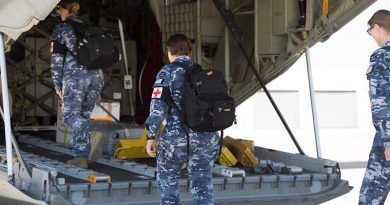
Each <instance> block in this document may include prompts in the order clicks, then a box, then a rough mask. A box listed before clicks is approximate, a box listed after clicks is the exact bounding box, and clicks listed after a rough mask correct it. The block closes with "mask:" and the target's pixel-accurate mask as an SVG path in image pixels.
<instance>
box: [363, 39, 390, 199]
mask: <svg viewBox="0 0 390 205" xmlns="http://www.w3.org/2000/svg"><path fill="white" fill-rule="evenodd" d="M385 46H390V41H387V42H385V44H384V47H385ZM367 79H368V81H369V86H370V87H369V96H370V101H371V112H372V120H373V124H374V127H375V130H376V133H375V137H374V142H373V145H372V149H371V152H370V156H369V160H368V164H367V169H366V173H365V175H364V178H363V182H362V187H361V189H360V196H359V204H361V205H368V204H370V205H377V204H383V203H384V202H385V200H386V196H387V194H388V193H389V189H390V178H389V177H390V166H389V164H390V162H389V161H386V159H385V155H384V148H385V147H386V146H390V105H389V102H390V52H389V51H388V50H386V49H383V48H380V49H378V50H376V51H375V52H374V53H373V54H372V55H371V58H370V65H369V67H368V70H367Z"/></svg>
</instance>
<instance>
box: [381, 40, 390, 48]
mask: <svg viewBox="0 0 390 205" xmlns="http://www.w3.org/2000/svg"><path fill="white" fill-rule="evenodd" d="M385 46H390V40H386V41H385V43H383V46H382V47H385Z"/></svg>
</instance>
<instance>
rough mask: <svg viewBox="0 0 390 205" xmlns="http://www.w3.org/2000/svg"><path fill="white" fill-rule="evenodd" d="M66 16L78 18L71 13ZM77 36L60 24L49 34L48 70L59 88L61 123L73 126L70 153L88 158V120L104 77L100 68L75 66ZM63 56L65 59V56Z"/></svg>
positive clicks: (65, 25)
mask: <svg viewBox="0 0 390 205" xmlns="http://www.w3.org/2000/svg"><path fill="white" fill-rule="evenodd" d="M68 19H71V20H75V21H79V20H78V19H76V17H75V16H73V15H71V16H69V17H68ZM75 45H76V35H75V32H74V30H73V28H72V26H71V25H69V24H67V23H64V22H62V23H59V24H57V25H56V26H55V27H54V30H53V34H52V36H51V62H50V70H51V75H52V78H53V82H54V86H55V89H56V90H61V91H62V94H63V98H62V102H63V104H62V112H63V121H64V123H65V124H66V125H67V126H68V127H70V128H71V129H73V154H74V156H75V157H87V156H88V154H89V149H90V144H89V135H90V134H91V131H92V129H93V126H92V124H91V122H90V120H89V117H90V115H91V112H92V110H93V107H94V105H95V100H96V98H97V96H98V95H99V94H100V92H101V90H102V87H103V84H104V80H103V71H102V70H101V69H96V70H88V69H86V68H85V67H83V66H81V65H78V64H77V61H76V59H75V57H74V56H73V55H71V54H70V53H69V52H72V53H75ZM64 57H65V58H64Z"/></svg>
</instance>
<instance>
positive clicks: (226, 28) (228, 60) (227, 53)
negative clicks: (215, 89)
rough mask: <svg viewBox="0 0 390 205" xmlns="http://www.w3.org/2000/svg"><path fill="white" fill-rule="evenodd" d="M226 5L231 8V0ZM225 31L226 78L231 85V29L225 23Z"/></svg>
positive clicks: (227, 0)
mask: <svg viewBox="0 0 390 205" xmlns="http://www.w3.org/2000/svg"><path fill="white" fill-rule="evenodd" d="M225 6H226V8H227V9H229V0H226V1H225ZM224 29H225V32H224V35H225V39H224V40H225V41H224V45H225V52H224V55H225V57H224V59H225V79H226V81H227V83H228V85H229V83H230V82H231V79H230V38H229V34H230V32H229V29H228V27H227V26H226V25H225V28H224Z"/></svg>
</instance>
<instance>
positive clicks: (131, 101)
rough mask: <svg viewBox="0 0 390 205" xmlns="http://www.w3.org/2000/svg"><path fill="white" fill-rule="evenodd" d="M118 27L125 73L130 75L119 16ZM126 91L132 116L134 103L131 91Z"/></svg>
mask: <svg viewBox="0 0 390 205" xmlns="http://www.w3.org/2000/svg"><path fill="white" fill-rule="evenodd" d="M118 27H119V34H120V37H121V45H122V51H123V59H124V61H125V66H126V75H130V74H129V68H130V66H129V62H128V60H127V52H126V45H125V35H124V34H123V24H122V21H121V19H120V18H118ZM127 92H128V94H129V103H130V115H131V116H133V117H134V115H135V112H134V104H133V100H132V96H131V91H130V90H127Z"/></svg>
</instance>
